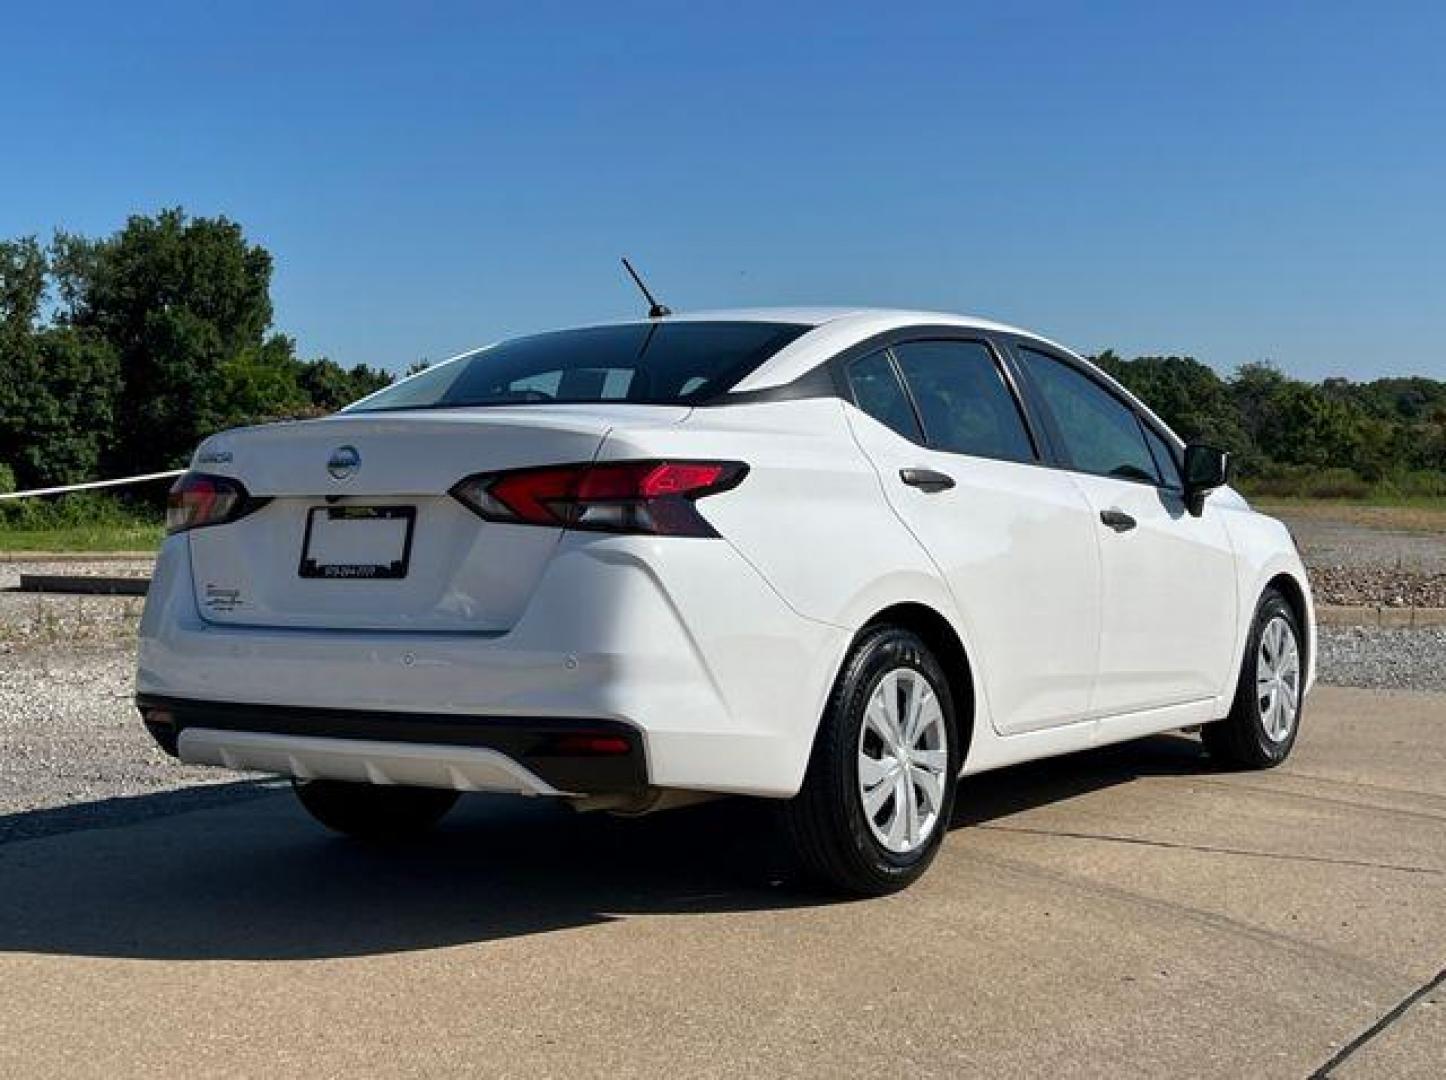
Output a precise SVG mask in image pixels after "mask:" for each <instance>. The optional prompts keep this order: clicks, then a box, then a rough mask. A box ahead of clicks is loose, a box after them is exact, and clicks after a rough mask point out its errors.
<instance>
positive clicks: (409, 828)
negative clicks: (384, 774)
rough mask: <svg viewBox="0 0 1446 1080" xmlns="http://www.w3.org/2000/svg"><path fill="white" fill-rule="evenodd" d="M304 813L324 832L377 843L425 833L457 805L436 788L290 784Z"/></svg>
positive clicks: (340, 782) (327, 782) (449, 794)
mask: <svg viewBox="0 0 1446 1080" xmlns="http://www.w3.org/2000/svg"><path fill="white" fill-rule="evenodd" d="M291 783H292V788H293V790H294V791H295V792H296V797H297V798H298V799H299V800H300V801H301V805H302V806H303V807H305V808H306V812H307V813H309V814H310V815H311V816H312V817H314V818H315V819H316V820H317V821H319V822H321V824H323V825H325V826H326V827H327V828H328V829H332V830H334V831H335V832H339V833H343V834H345V835H347V836H351V837H355V838H356V839H358V840H367V841H371V842H377V843H387V842H393V841H398V840H405V839H408V838H409V837H412V836H416V835H418V834H419V833H423V832H426V831H427V830H428V829H430V828H431V827H432V826H434V825H435V824H437V822H439V821H441V820H442V817H443V816H444V815H445V814H446V813H447V811H448V810H450V809H452V805H453V804H454V803H455V802H456V801H457V792H455V791H444V790H441V789H439V788H418V787H389V786H383V785H380V784H353V783H349V782H347V781H344V780H293V781H292V782H291Z"/></svg>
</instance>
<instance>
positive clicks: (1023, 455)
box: [894, 341, 1035, 461]
mask: <svg viewBox="0 0 1446 1080" xmlns="http://www.w3.org/2000/svg"><path fill="white" fill-rule="evenodd" d="M894 355H895V357H897V359H898V361H899V369H900V370H901V371H902V372H903V374H904V380H905V382H907V383H908V386H909V390H910V392H911V393H912V394H913V397H914V402H915V404H917V405H918V407H919V415H920V417H921V419H922V420H923V422H924V434H925V435H926V436H927V438H928V440H929V445H930V446H932V447H933V448H935V449H936V450H946V451H948V452H950V453H953V454H972V455H974V456H975V457H987V458H998V459H1000V460H1003V461H1033V460H1034V458H1035V454H1034V445H1033V443H1032V442H1031V441H1030V438H1029V429H1028V428H1026V427H1025V424H1024V417H1023V415H1022V414H1021V413H1020V411H1019V402H1018V401H1016V400H1015V397H1014V391H1013V390H1011V389H1010V387H1009V385H1008V383H1006V382H1005V381H1004V375H1003V373H1002V372H1001V371H1000V369H999V364H998V361H996V360H995V358H994V353H993V351H992V350H991V349H990V348H989V346H988V345H985V344H984V343H983V342H981V341H911V342H907V343H905V344H903V345H896V346H894Z"/></svg>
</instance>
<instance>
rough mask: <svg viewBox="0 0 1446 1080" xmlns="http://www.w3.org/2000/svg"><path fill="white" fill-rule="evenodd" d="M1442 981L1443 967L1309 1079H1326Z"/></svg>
mask: <svg viewBox="0 0 1446 1080" xmlns="http://www.w3.org/2000/svg"><path fill="white" fill-rule="evenodd" d="M1442 983H1446V968H1442V969H1441V970H1440V971H1438V972H1437V973H1436V976H1435V978H1432V979H1429V980H1427V981H1426V983H1425V984H1424V985H1422V986H1418V987H1417V988H1416V989H1415V990H1413V991H1412V992H1411V993H1409V994H1407V995H1406V996H1405V997H1404V998H1402V999H1401V1001H1400V1002H1399V1003H1398V1004H1397V1005H1396V1007H1395V1008H1393V1009H1392V1010H1391V1011H1390V1012H1388V1013H1386V1015H1385V1016H1383V1017H1381V1018H1380V1019H1379V1020H1377V1021H1376V1022H1375V1023H1374V1024H1372V1025H1371V1026H1370V1027H1368V1028H1366V1030H1365V1031H1363V1032H1361V1033H1360V1034H1359V1035H1357V1036H1356V1037H1355V1038H1354V1039H1352V1040H1351V1041H1350V1042H1348V1043H1346V1045H1345V1046H1343V1047H1341V1048H1340V1049H1339V1050H1337V1051H1336V1052H1335V1054H1334V1055H1332V1057H1331V1059H1330V1060H1329V1061H1327V1062H1326V1063H1325V1064H1324V1065H1322V1066H1321V1067H1320V1068H1319V1069H1317V1070H1316V1071H1315V1072H1313V1073H1311V1074H1310V1077H1309V1080H1325V1078H1326V1077H1328V1076H1330V1075H1331V1074H1332V1073H1333V1072H1334V1071H1335V1070H1336V1069H1337V1068H1338V1067H1340V1066H1341V1065H1343V1064H1345V1062H1346V1061H1347V1060H1348V1059H1350V1058H1352V1057H1354V1056H1355V1054H1356V1051H1358V1050H1360V1049H1361V1048H1362V1047H1363V1046H1365V1045H1366V1044H1367V1043H1369V1042H1370V1041H1371V1040H1372V1039H1374V1038H1375V1037H1376V1036H1377V1035H1380V1034H1381V1033H1382V1032H1384V1031H1385V1030H1386V1029H1387V1028H1389V1027H1390V1026H1391V1025H1392V1024H1394V1023H1395V1022H1396V1021H1397V1020H1399V1019H1401V1017H1403V1016H1405V1015H1406V1014H1407V1013H1408V1012H1410V1011H1411V1006H1413V1005H1415V1004H1416V1002H1418V1001H1420V1000H1421V999H1422V998H1424V997H1425V996H1426V995H1427V994H1429V993H1431V992H1432V991H1433V990H1435V989H1436V988H1437V987H1439V986H1441V984H1442Z"/></svg>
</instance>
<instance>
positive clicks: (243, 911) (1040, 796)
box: [0, 737, 1208, 960]
mask: <svg viewBox="0 0 1446 1080" xmlns="http://www.w3.org/2000/svg"><path fill="white" fill-rule="evenodd" d="M1202 768H1208V764H1207V763H1206V761H1205V759H1204V758H1203V757H1202V755H1201V753H1200V750H1199V744H1198V742H1195V741H1193V740H1186V739H1181V738H1170V737H1157V738H1153V739H1148V740H1144V741H1141V742H1138V743H1133V744H1130V745H1129V746H1126V747H1120V748H1113V749H1110V750H1101V751H1094V752H1091V753H1087V754H1082V755H1075V756H1074V757H1072V758H1067V759H1060V760H1058V761H1052V762H1043V763H1035V764H1030V765H1026V766H1020V767H1016V768H1012V769H1008V770H1003V771H1001V772H998V773H991V774H988V775H986V776H981V777H977V778H970V779H967V780H966V781H965V782H964V786H963V788H961V799H960V809H959V811H958V813H956V815H955V820H954V823H953V824H954V825H955V826H965V825H971V824H979V823H982V822H988V821H993V820H997V819H999V818H1003V817H1008V816H1010V815H1013V814H1017V813H1021V812H1023V811H1026V810H1028V809H1030V808H1031V807H1034V806H1039V805H1042V804H1046V803H1053V802H1058V801H1060V800H1063V799H1069V798H1073V797H1076V796H1079V795H1083V794H1087V793H1089V792H1092V791H1099V790H1102V789H1104V788H1108V787H1112V786H1114V785H1117V784H1121V783H1127V782H1129V781H1130V780H1133V779H1135V778H1137V777H1139V776H1143V775H1162V774H1171V773H1191V772H1198V771H1200V770H1201V769H1202ZM777 838H778V828H777V819H776V816H775V815H774V813H773V809H772V807H771V806H770V805H769V804H766V803H760V802H754V801H749V800H724V801H720V802H717V803H711V804H707V805H703V806H697V807H692V808H689V809H685V810H676V811H671V812H669V813H664V814H658V815H654V816H649V817H644V818H638V819H621V818H614V817H610V816H606V815H600V814H576V813H574V812H573V811H571V810H570V809H568V808H566V807H562V806H557V805H553V804H549V803H547V802H545V801H531V800H523V799H508V798H497V797H488V796H480V795H479V796H471V797H469V798H467V799H464V800H462V803H461V804H459V806H458V808H457V810H456V811H454V812H453V814H452V815H450V816H449V817H448V818H447V820H446V821H444V822H443V824H442V826H441V827H440V828H439V829H438V830H437V831H436V832H435V833H433V834H431V835H429V836H427V837H425V838H424V839H422V840H420V841H417V842H414V843H412V844H409V845H406V846H402V847H396V848H380V849H379V848H373V847H368V846H365V845H360V844H356V843H352V842H350V841H347V840H344V839H340V838H336V837H333V836H331V835H330V834H328V833H326V832H325V831H324V830H322V829H321V828H320V827H319V826H317V825H315V824H313V823H312V822H311V821H310V820H309V819H308V818H307V817H306V816H305V814H304V813H303V812H302V811H301V810H300V808H299V807H298V806H297V805H296V803H295V800H294V799H293V798H292V797H291V795H290V792H289V791H287V790H285V789H284V788H282V787H279V786H278V785H277V784H275V783H255V782H243V783H237V784H224V785H213V786H207V787H201V788H190V789H184V790H181V791H173V792H166V793H160V794H153V795H146V796H139V797H135V798H128V799H119V800H106V801H104V802H98V803H90V804H81V805H79V806H73V807H67V808H63V809H61V810H40V811H32V812H27V813H21V814H14V815H9V816H5V817H0V952H6V953H9V952H28V953H40V954H65V955H81V956H101V957H133V958H146V959H163V960H216V959H239V960H278V959H306V958H323V957H345V956H363V955H374V954H381V953H394V952H404V951H409V950H417V949H430V948H438V947H443V946H448V945H456V944H466V943H479V942H486V941H491V940H499V939H504V938H508V937H515V936H519V935H527V934H537V933H543V932H546V931H550V930H560V929H566V928H575V927H582V926H588V925H594V924H600V923H606V922H609V921H612V920H615V919H619V918H626V917H629V916H633V915H641V914H682V913H704V912H712V913H716V912H729V911H762V910H770V909H780V908H789V907H798V906H811V905H818V904H825V903H830V902H833V901H831V900H830V899H829V898H827V897H823V896H819V895H817V894H812V893H809V892H806V891H803V890H801V889H800V888H798V887H796V886H794V885H792V884H790V883H789V880H788V877H787V873H786V861H785V860H784V857H783V853H782V849H781V845H780V844H778V843H777Z"/></svg>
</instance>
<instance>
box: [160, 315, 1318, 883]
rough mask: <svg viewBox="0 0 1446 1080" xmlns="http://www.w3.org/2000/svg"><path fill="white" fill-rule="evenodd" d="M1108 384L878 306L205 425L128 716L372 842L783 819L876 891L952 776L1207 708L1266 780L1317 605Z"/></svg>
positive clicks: (1025, 339) (514, 347)
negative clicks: (503, 810)
mask: <svg viewBox="0 0 1446 1080" xmlns="http://www.w3.org/2000/svg"><path fill="white" fill-rule="evenodd" d="M1226 466H1227V461H1226V457H1225V455H1224V454H1223V453H1221V452H1220V451H1218V450H1214V449H1211V448H1209V447H1206V446H1201V445H1190V446H1186V445H1184V444H1183V443H1182V442H1181V440H1180V439H1179V438H1177V437H1176V436H1175V435H1174V434H1173V433H1172V432H1171V431H1170V429H1169V428H1168V427H1166V425H1165V424H1163V423H1162V422H1161V421H1160V420H1159V418H1158V417H1156V416H1155V415H1154V414H1153V413H1152V412H1151V411H1150V410H1149V409H1148V408H1147V407H1146V406H1145V405H1143V404H1142V403H1141V402H1139V401H1138V400H1136V399H1135V398H1134V397H1132V396H1131V395H1130V394H1129V393H1128V392H1126V391H1125V390H1124V389H1123V388H1122V387H1120V386H1119V385H1118V384H1117V383H1115V382H1114V381H1112V380H1111V379H1110V378H1108V377H1107V376H1105V375H1104V374H1103V373H1101V372H1100V371H1099V370H1098V369H1097V368H1095V367H1094V366H1092V365H1091V364H1089V363H1088V362H1086V361H1084V360H1082V359H1081V358H1080V357H1078V356H1076V355H1074V354H1073V353H1071V352H1069V351H1068V350H1066V349H1063V348H1061V347H1060V346H1058V345H1054V344H1052V343H1050V342H1048V341H1045V340H1043V339H1041V338H1039V337H1036V336H1034V335H1031V334H1028V333H1025V332H1023V331H1020V330H1016V329H1012V328H1010V327H1007V326H1001V325H998V324H996V323H991V322H985V321H981V320H978V319H972V318H962V317H957V316H952V315H938V314H923V313H918V312H899V311H867V310H864V311H853V310H849V311H838V310H827V311H795V310H778V311H739V312H720V313H715V314H700V315H687V316H667V317H660V318H652V319H648V320H645V321H638V322H627V323H621V324H616V325H606V326H594V327H587V328H582V329H574V330H563V331H558V332H554V333H547V334H539V335H536V336H532V337H524V338H520V339H517V340H512V341H507V342H504V343H502V344H499V345H495V346H493V347H491V348H487V349H483V350H481V351H479V352H475V353H469V354H467V355H464V356H460V357H457V358H455V359H453V360H450V361H447V362H445V363H443V364H440V365H438V366H436V367H433V368H431V369H429V370H427V371H425V372H422V373H421V374H419V375H415V376H413V377H411V378H409V379H406V380H403V381H401V382H399V383H397V384H395V385H393V386H391V387H389V388H388V389H385V390H383V391H381V392H380V393H377V394H375V395H373V396H371V397H369V398H366V399H365V400H363V401H361V402H358V403H357V404H355V405H352V406H351V407H350V408H348V409H346V410H344V411H343V412H341V413H339V414H337V415H335V416H332V417H327V418H325V419H321V420H312V421H307V422H303V423H292V424H278V425H273V426H267V427H256V428H246V429H242V430H236V431H228V432H224V433H222V434H220V435H217V436H214V437H213V438H210V439H208V440H206V442H205V443H203V444H202V445H201V447H200V448H199V449H198V450H197V452H196V456H195V459H194V461H193V463H192V466H191V471H190V472H188V473H187V474H186V475H185V476H184V477H182V478H181V479H180V480H179V481H178V482H177V484H176V487H175V489H174V490H173V492H172V496H171V511H170V515H169V532H170V535H169V536H168V538H167V539H166V541H165V544H164V546H163V548H162V550H161V555H160V559H159V562H158V564H157V567H156V574H155V578H154V581H153V584H152V587H151V591H150V595H149V599H148V601H147V604H146V611H145V617H144V619H143V622H142V627H141V648H140V668H139V675H138V680H137V690H138V705H139V708H140V711H141V713H142V715H143V717H144V719H145V723H146V725H147V727H148V728H149V730H150V731H151V733H152V734H153V735H154V736H155V737H156V739H157V740H158V741H159V742H160V744H161V745H162V746H163V747H164V748H165V749H166V750H168V751H169V752H171V753H172V754H175V755H177V756H179V757H180V758H181V760H183V761H186V762H192V763H202V764H213V765H221V766H226V767H230V768H239V769H260V770H267V771H272V772H276V773H281V774H284V775H289V776H291V777H292V778H294V780H295V784H296V791H297V793H298V795H299V796H300V799H301V801H302V803H303V804H304V805H305V806H306V808H307V809H308V810H309V811H310V812H311V813H312V814H313V815H314V816H315V817H317V818H318V819H320V820H321V821H322V822H324V823H325V824H327V825H329V826H331V827H333V828H335V829H338V830H340V831H342V832H345V833H348V834H351V835H354V836H358V837H365V838H396V837H399V836H404V835H406V834H408V833H411V832H415V831H417V830H420V829H424V828H427V827H429V826H431V825H432V824H434V823H435V822H436V821H437V820H438V819H439V818H440V817H441V816H442V815H443V814H444V813H445V812H446V811H447V810H448V808H449V807H450V806H451V805H452V803H453V802H454V801H455V800H456V798H457V795H458V793H459V792H466V791H493V792H512V793H516V794H520V795H530V796H546V797H551V798H559V799H565V800H568V801H570V802H571V803H573V804H574V805H576V806H578V807H579V808H581V809H592V808H597V809H609V810H617V811H622V812H641V811H645V810H650V809H657V808H662V807H666V806H671V805H676V804H678V803H681V802H686V801H689V800H692V799H695V798H700V797H706V796H711V795H716V794H720V793H732V794H742V795H750V796H758V797H763V798H768V799H773V800H777V802H778V807H779V812H780V814H781V817H782V819H783V823H784V825H785V830H786V833H787V835H788V836H790V837H791V839H792V841H793V844H794V847H795V848H796V850H797V853H798V856H799V861H800V863H801V865H802V867H803V868H804V869H805V870H806V871H808V872H809V873H810V874H811V876H812V877H814V878H815V879H817V880H819V881H821V882H823V883H824V884H826V885H828V886H830V887H833V888H836V889H841V890H844V891H848V892H853V893H857V894H877V893H882V892H886V891H890V890H893V889H897V888H900V887H902V886H904V885H907V884H908V883H909V882H911V881H913V880H914V879H916V878H917V877H918V876H919V875H920V874H921V873H923V871H924V870H925V868H926V867H927V866H928V864H929V862H930V860H931V859H932V858H933V857H934V855H935V853H936V852H937V851H938V849H939V846H940V844H941V843H942V841H943V838H944V835H945V832H946V829H947V827H948V824H949V820H950V815H951V811H952V807H953V802H954V794H955V788H956V785H957V781H958V778H959V777H960V776H961V775H967V774H970V773H977V772H981V771H983V770H986V769H995V768H999V767H1000V766H1003V765H1010V764H1013V763H1016V762H1021V761H1029V760H1032V759H1035V758H1041V757H1046V756H1049V755H1054V754H1063V753H1068V752H1070V751H1075V750H1081V749H1084V748H1086V747H1092V746H1099V745H1102V744H1105V743H1113V742H1119V741H1122V740H1125V739H1133V738H1136V737H1139V736H1142V735H1149V734H1152V733H1155V732H1162V731H1168V730H1174V729H1180V728H1186V727H1193V726H1196V725H1203V737H1204V743H1205V746H1206V747H1207V748H1208V750H1209V752H1210V754H1211V755H1212V756H1213V757H1216V758H1217V759H1223V760H1224V761H1225V762H1228V763H1229V764H1231V765H1233V766H1239V767H1256V768H1258V767H1268V766H1271V765H1275V764H1277V763H1278V762H1280V761H1282V760H1284V758H1285V757H1286V755H1287V754H1288V753H1289V752H1290V748H1291V745H1292V743H1293V742H1294V740H1295V738H1296V734H1297V732H1298V730H1299V725H1300V718H1301V709H1302V705H1303V701H1304V697H1305V694H1306V692H1307V691H1308V690H1309V688H1310V686H1311V683H1312V681H1313V668H1314V643H1315V632H1314V619H1313V613H1312V606H1311V598H1310V590H1309V587H1308V585H1307V582H1306V575H1305V571H1304V568H1303V567H1302V565H1301V560H1300V557H1299V555H1298V554H1297V552H1296V550H1295V546H1294V544H1293V543H1292V541H1291V538H1290V535H1289V533H1288V532H1287V530H1286V529H1285V527H1284V526H1283V525H1281V524H1280V523H1279V522H1277V521H1275V520H1273V519H1272V518H1269V517H1265V516H1263V515H1261V514H1258V513H1256V512H1254V511H1253V510H1252V509H1251V508H1250V507H1249V505H1247V503H1246V502H1245V500H1244V499H1243V498H1241V497H1240V496H1239V495H1238V494H1237V493H1235V492H1234V491H1233V490H1231V489H1230V488H1229V487H1228V486H1226V480H1227V476H1226V471H1227V469H1226Z"/></svg>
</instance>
